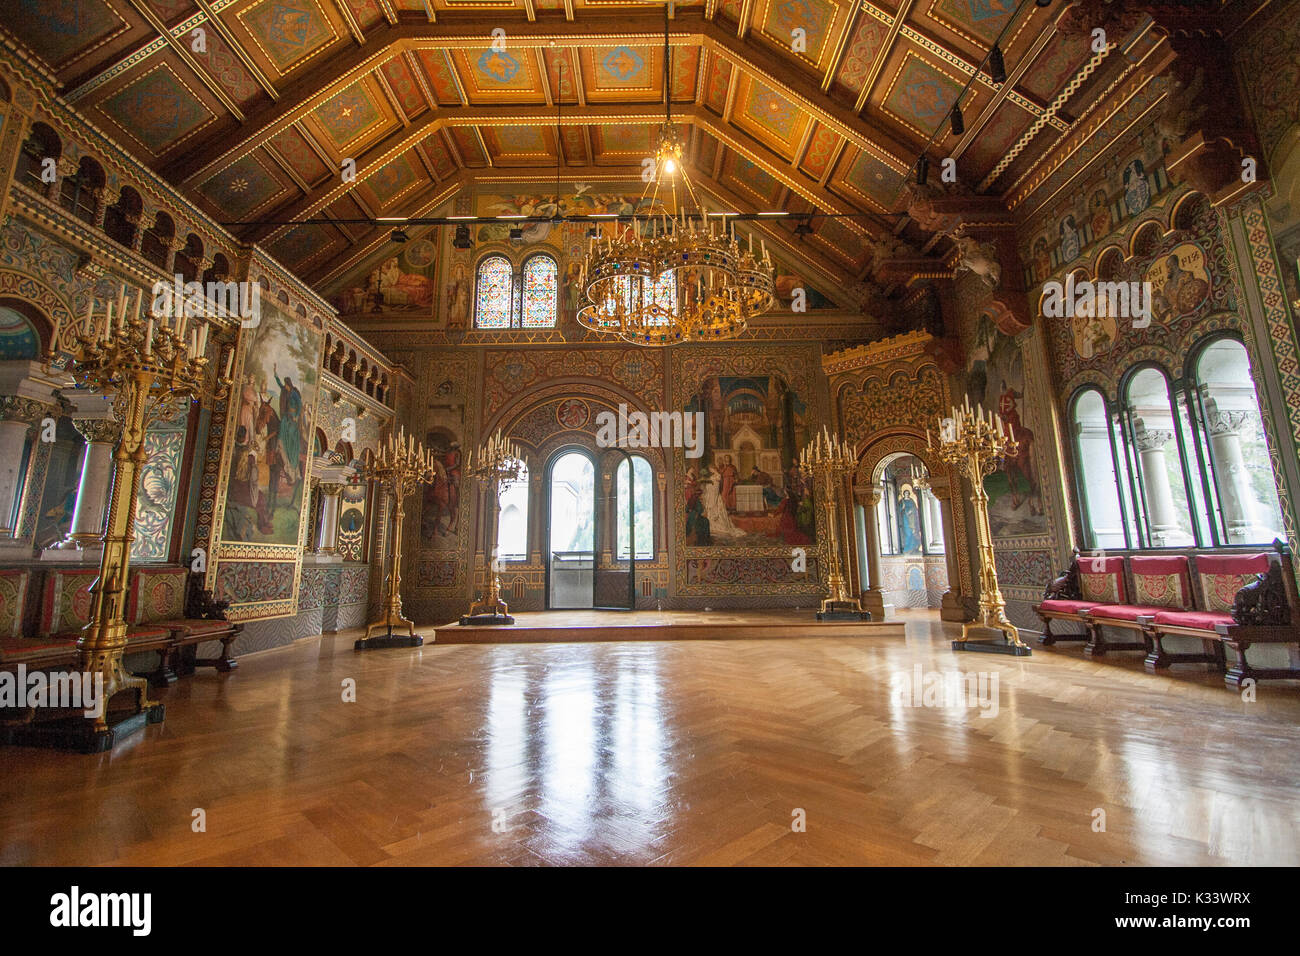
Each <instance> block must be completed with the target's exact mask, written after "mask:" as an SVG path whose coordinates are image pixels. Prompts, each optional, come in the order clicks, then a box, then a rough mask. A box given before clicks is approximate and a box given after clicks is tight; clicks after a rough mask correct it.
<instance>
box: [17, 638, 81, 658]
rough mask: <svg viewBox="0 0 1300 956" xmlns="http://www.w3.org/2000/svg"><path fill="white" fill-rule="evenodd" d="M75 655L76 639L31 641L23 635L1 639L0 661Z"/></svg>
mask: <svg viewBox="0 0 1300 956" xmlns="http://www.w3.org/2000/svg"><path fill="white" fill-rule="evenodd" d="M63 654H68V655H72V656H75V654H76V640H75V639H73V640H66V641H59V640H54V641H48V640H36V641H31V640H27V639H26V638H22V637H15V638H5V639H3V640H0V661H28V660H32V659H33V658H43V657H50V656H54V657H58V656H61V655H63Z"/></svg>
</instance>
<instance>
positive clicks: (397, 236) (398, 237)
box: [389, 229, 411, 242]
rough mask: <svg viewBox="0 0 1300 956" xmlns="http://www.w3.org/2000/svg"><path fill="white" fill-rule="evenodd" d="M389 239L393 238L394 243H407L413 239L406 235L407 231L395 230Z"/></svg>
mask: <svg viewBox="0 0 1300 956" xmlns="http://www.w3.org/2000/svg"><path fill="white" fill-rule="evenodd" d="M389 238H391V239H392V240H393V242H406V240H408V239H410V238H411V237H410V236H408V235H407V234H406V230H405V229H394V230H393V234H392V236H390V237H389Z"/></svg>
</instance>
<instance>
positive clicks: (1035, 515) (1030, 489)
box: [966, 315, 1048, 538]
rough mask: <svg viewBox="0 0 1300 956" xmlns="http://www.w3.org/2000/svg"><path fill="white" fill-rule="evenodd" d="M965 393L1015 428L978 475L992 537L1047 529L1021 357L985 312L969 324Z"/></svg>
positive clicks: (1011, 535)
mask: <svg viewBox="0 0 1300 956" xmlns="http://www.w3.org/2000/svg"><path fill="white" fill-rule="evenodd" d="M966 395H967V397H968V398H969V399H970V402H971V404H972V405H980V406H982V407H983V408H985V409H990V410H996V411H997V413H998V414H999V415H1001V416H1002V420H1003V421H1004V422H1006V423H1007V424H1008V425H1010V426H1011V427H1012V428H1013V429H1015V433H1016V440H1017V441H1018V442H1019V448H1018V450H1017V452H1016V456H1015V457H1014V458H1007V459H1006V460H1005V461H1004V462H1003V466H1002V467H1001V468H1000V469H998V470H997V471H995V472H993V474H991V475H989V476H988V477H986V478H985V479H984V490H985V491H986V492H987V493H988V496H989V527H990V529H991V530H992V532H993V536H994V537H995V538H1000V537H1019V536H1022V535H1037V534H1044V533H1046V532H1047V530H1048V524H1047V517H1046V515H1045V514H1044V509H1043V496H1042V488H1041V485H1040V482H1039V474H1038V466H1037V464H1036V462H1035V458H1034V455H1035V451H1036V449H1035V446H1034V442H1035V436H1034V428H1033V426H1032V424H1031V423H1030V421H1028V420H1027V418H1028V416H1027V415H1026V406H1027V404H1029V403H1027V402H1026V400H1025V396H1026V386H1025V359H1024V355H1023V353H1022V352H1021V349H1020V346H1019V345H1018V344H1017V343H1016V340H1015V339H1013V338H1010V337H1009V336H1006V335H1003V334H1002V333H1001V332H999V331H998V330H997V328H995V327H994V325H993V322H992V320H991V319H990V318H989V317H988V316H987V315H981V316H980V317H979V318H978V320H977V321H976V324H975V338H974V341H973V344H972V346H971V349H970V352H969V358H968V363H967V367H966Z"/></svg>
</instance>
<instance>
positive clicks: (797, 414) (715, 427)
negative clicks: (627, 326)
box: [682, 375, 815, 547]
mask: <svg viewBox="0 0 1300 956" xmlns="http://www.w3.org/2000/svg"><path fill="white" fill-rule="evenodd" d="M683 411H684V412H685V414H687V415H693V414H695V413H697V412H700V413H703V423H704V442H703V454H702V456H701V457H699V458H688V459H686V483H685V486H684V488H683V501H684V506H685V525H684V531H685V534H686V541H687V543H688V544H695V545H701V546H713V547H734V546H745V545H768V544H785V545H801V544H811V543H812V542H813V539H814V536H815V521H814V517H813V498H812V482H811V481H810V479H809V476H808V475H806V474H804V473H803V472H802V471H801V470H800V468H799V465H798V461H797V459H798V454H799V449H800V448H802V447H803V445H804V444H805V443H806V441H807V440H808V438H809V437H810V426H809V423H808V407H807V405H806V404H805V403H804V401H803V400H802V399H801V398H800V397H799V396H798V395H796V394H795V393H794V392H793V391H792V390H791V389H790V388H789V386H788V385H787V384H786V383H785V382H784V381H783V380H781V379H780V378H777V377H776V376H769V375H754V376H746V377H732V376H716V377H711V378H709V379H707V380H706V381H705V382H703V383H702V384H701V386H700V388H699V390H698V391H697V392H695V394H694V395H692V396H691V398H690V400H689V401H688V402H687V403H686V407H685V408H684V409H683ZM682 454H683V455H684V454H685V452H684V451H683V452H682Z"/></svg>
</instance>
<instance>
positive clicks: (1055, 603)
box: [1038, 598, 1097, 614]
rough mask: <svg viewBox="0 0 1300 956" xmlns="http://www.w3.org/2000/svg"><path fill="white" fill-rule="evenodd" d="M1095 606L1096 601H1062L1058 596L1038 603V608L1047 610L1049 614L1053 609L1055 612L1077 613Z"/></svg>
mask: <svg viewBox="0 0 1300 956" xmlns="http://www.w3.org/2000/svg"><path fill="white" fill-rule="evenodd" d="M1096 606H1097V602H1096V601H1064V600H1061V599H1059V598H1048V599H1047V600H1046V601H1044V602H1043V603H1042V604H1040V605H1038V607H1039V609H1040V610H1043V611H1047V612H1048V613H1049V614H1050V613H1052V612H1053V611H1054V612H1056V613H1057V614H1078V613H1079V612H1080V611H1082V610H1085V609H1087V608H1090V607H1096Z"/></svg>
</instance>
